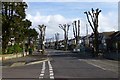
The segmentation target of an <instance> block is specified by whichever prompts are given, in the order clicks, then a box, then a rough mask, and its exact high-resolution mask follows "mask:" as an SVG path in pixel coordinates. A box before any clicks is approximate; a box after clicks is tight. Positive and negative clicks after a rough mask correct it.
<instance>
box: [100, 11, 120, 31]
mask: <svg viewBox="0 0 120 80" xmlns="http://www.w3.org/2000/svg"><path fill="white" fill-rule="evenodd" d="M117 24H118V22H117V13H112V12H109V13H108V14H107V15H103V14H102V13H101V14H100V15H99V31H100V32H105V31H117V29H118V25H117Z"/></svg>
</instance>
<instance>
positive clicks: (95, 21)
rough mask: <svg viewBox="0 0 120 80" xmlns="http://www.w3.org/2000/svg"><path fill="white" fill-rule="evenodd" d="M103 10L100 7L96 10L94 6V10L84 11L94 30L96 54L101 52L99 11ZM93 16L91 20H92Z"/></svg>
mask: <svg viewBox="0 0 120 80" xmlns="http://www.w3.org/2000/svg"><path fill="white" fill-rule="evenodd" d="M100 12H101V10H99V8H97V9H96V10H94V9H93V8H92V11H86V12H84V13H85V14H86V16H87V20H88V22H89V24H90V26H91V28H92V30H93V32H94V38H95V40H94V52H95V55H96V56H97V55H98V52H99V43H98V37H99V33H98V16H99V13H100ZM90 18H91V20H90Z"/></svg>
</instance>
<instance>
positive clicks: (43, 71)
mask: <svg viewBox="0 0 120 80" xmlns="http://www.w3.org/2000/svg"><path fill="white" fill-rule="evenodd" d="M44 73H45V62H43V65H42V71H41V73H40V76H39V78H43V77H44Z"/></svg>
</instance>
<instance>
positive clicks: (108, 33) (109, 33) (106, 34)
mask: <svg viewBox="0 0 120 80" xmlns="http://www.w3.org/2000/svg"><path fill="white" fill-rule="evenodd" d="M102 33H103V35H104V36H106V37H110V36H111V35H112V34H114V33H115V31H111V32H102Z"/></svg>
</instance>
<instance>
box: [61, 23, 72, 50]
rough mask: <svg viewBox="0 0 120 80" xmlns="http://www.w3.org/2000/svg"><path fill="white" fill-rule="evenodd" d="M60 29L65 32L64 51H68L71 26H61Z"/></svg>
mask: <svg viewBox="0 0 120 80" xmlns="http://www.w3.org/2000/svg"><path fill="white" fill-rule="evenodd" d="M59 27H60V28H61V29H62V30H63V31H64V50H67V49H68V47H67V42H68V31H69V27H70V25H69V24H63V25H62V24H59Z"/></svg>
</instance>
